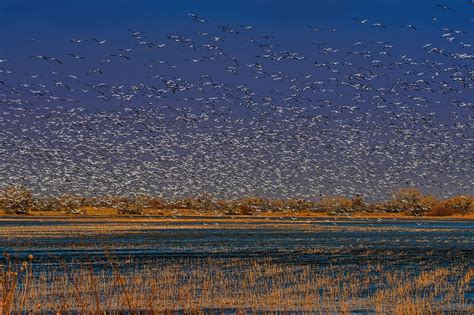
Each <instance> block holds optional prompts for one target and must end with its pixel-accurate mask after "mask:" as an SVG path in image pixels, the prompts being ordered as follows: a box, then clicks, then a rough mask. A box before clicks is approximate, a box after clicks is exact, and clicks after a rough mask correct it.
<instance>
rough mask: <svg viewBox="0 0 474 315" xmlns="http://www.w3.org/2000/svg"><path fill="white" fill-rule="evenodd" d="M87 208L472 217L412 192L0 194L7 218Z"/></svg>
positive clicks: (463, 199)
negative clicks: (368, 196)
mask: <svg viewBox="0 0 474 315" xmlns="http://www.w3.org/2000/svg"><path fill="white" fill-rule="evenodd" d="M88 208H89V209H90V208H112V209H115V210H116V212H117V214H133V215H139V214H143V213H144V212H145V210H147V212H150V211H152V212H153V210H156V213H157V214H159V211H160V210H179V209H187V210H195V211H199V212H202V213H214V214H216V213H221V214H227V215H252V214H258V213H262V212H282V211H307V212H326V213H329V214H334V215H341V214H342V215H343V214H350V213H353V212H394V213H406V214H410V215H432V216H448V215H453V214H468V213H470V212H473V211H474V209H473V208H474V196H454V197H451V198H447V199H438V198H437V197H435V196H433V195H425V194H423V193H421V191H420V190H419V189H416V188H404V189H401V190H399V191H397V192H395V193H394V194H393V195H392V196H391V198H389V199H387V200H384V201H382V202H377V203H366V202H365V201H364V199H363V198H362V197H361V196H355V197H352V198H347V197H341V196H330V197H324V198H321V199H320V200H317V201H310V200H302V199H269V198H263V197H249V198H242V199H236V200H224V199H218V198H213V197H212V196H211V195H209V194H204V195H201V196H198V197H195V198H185V199H179V200H168V199H165V198H161V197H154V196H149V195H134V196H99V197H94V198H85V197H81V196H76V195H62V196H59V197H42V196H36V195H34V194H33V193H32V192H31V191H29V190H28V189H26V188H24V187H18V186H8V187H5V188H4V189H3V190H2V191H1V192H0V209H2V210H4V211H5V212H6V213H7V214H28V213H30V212H35V211H64V212H66V213H71V214H86V211H87V209H88Z"/></svg>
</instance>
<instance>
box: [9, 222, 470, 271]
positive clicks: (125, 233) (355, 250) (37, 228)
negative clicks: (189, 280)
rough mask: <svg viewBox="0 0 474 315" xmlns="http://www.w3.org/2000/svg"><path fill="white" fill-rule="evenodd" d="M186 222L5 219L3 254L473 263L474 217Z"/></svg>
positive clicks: (45, 259)
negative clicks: (463, 219)
mask: <svg viewBox="0 0 474 315" xmlns="http://www.w3.org/2000/svg"><path fill="white" fill-rule="evenodd" d="M188 219H190V220H193V221H190V222H183V221H177V220H175V221H169V222H168V221H164V220H161V221H160V222H157V221H156V220H157V218H150V219H149V220H148V221H147V220H145V219H130V221H113V220H112V221H108V220H106V221H104V222H100V221H98V220H97V219H88V218H86V219H73V220H71V219H67V218H42V219H38V218H30V219H26V220H25V219H15V218H13V219H2V220H1V221H0V251H1V252H8V253H9V254H10V255H11V256H12V257H13V259H18V260H22V259H25V258H26V257H27V256H28V255H29V254H32V255H34V257H35V258H34V260H35V263H36V264H44V265H55V264H58V263H64V262H71V261H77V262H81V261H82V262H90V263H95V264H100V263H101V262H103V261H104V260H106V258H105V256H109V257H112V258H114V259H119V260H122V259H127V260H134V261H149V260H157V259H159V260H162V259H164V260H166V259H180V258H199V259H206V258H227V257H238V258H256V257H257V258H258V257H268V258H271V259H275V260H282V261H285V262H300V263H310V264H322V265H324V264H356V263H360V262H365V261H380V262H383V263H390V264H393V266H405V265H406V266H409V265H411V264H414V263H416V264H420V263H421V264H436V265H443V264H451V263H455V262H457V261H462V262H466V261H467V262H468V263H472V261H474V221H455V220H444V221H441V220H419V221H414V220H396V219H382V220H381V221H380V220H377V219H350V218H348V219H339V218H338V219H334V218H328V219H325V218H323V219H321V218H317V219H308V218H300V219H296V218H294V219H288V218H285V219H280V218H266V219H265V220H260V221H259V222H254V221H251V220H244V221H243V222H235V221H232V220H227V221H219V222H213V221H211V220H214V219H222V218H221V217H206V218H202V217H201V218H199V219H197V218H194V219H193V218H190V217H188ZM206 219H208V220H210V221H206Z"/></svg>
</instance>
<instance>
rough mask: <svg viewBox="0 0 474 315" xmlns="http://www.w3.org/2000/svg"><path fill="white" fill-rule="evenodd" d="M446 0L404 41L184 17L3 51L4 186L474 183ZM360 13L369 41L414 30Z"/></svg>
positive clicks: (191, 191)
mask: <svg viewBox="0 0 474 315" xmlns="http://www.w3.org/2000/svg"><path fill="white" fill-rule="evenodd" d="M439 9H440V16H441V17H434V18H433V19H432V25H430V26H429V27H430V28H432V29H433V30H435V32H436V38H434V39H433V40H431V41H430V42H424V41H423V40H422V39H419V40H418V41H417V45H418V47H410V49H408V50H407V49H405V50H404V48H403V47H399V46H403V45H404V43H403V42H400V43H398V42H396V41H390V40H387V39H386V38H384V39H378V38H370V39H369V38H367V37H368V36H367V35H365V36H363V37H364V38H365V39H364V40H360V41H359V40H353V41H351V42H350V43H340V40H338V42H337V43H334V44H331V42H330V40H331V39H332V38H336V39H337V38H338V35H337V33H338V32H340V31H339V30H338V29H336V28H333V27H322V28H319V27H316V26H313V25H308V26H306V27H305V26H302V27H301V30H300V31H299V32H298V37H301V40H300V42H301V43H302V45H303V43H305V42H306V41H308V45H306V46H305V47H299V48H298V49H294V50H293V49H284V48H282V47H281V45H280V44H279V43H278V40H277V36H270V35H264V34H259V32H258V27H257V26H252V25H223V26H219V25H212V24H211V23H210V22H208V21H206V19H205V18H202V17H201V16H198V15H196V14H194V13H190V14H188V17H187V18H188V19H189V20H190V21H189V22H190V23H193V24H194V25H193V29H195V30H197V31H188V32H187V33H190V34H168V35H167V36H166V37H163V38H161V39H159V40H154V39H152V37H151V36H150V35H149V32H146V31H141V30H135V29H133V30H132V29H130V30H128V32H124V39H123V44H124V45H123V46H122V47H120V48H117V47H114V44H113V42H114V41H113V40H110V39H100V38H99V39H97V38H91V39H85V38H81V39H78V38H74V39H71V40H69V41H67V42H65V43H63V44H61V45H62V47H63V48H64V50H65V51H64V52H61V53H57V54H54V55H53V54H46V55H44V54H34V53H32V54H31V55H30V56H28V58H26V56H25V58H24V60H10V58H6V57H2V56H0V130H1V132H0V186H6V185H24V186H26V187H29V188H31V189H33V190H34V191H35V192H38V193H41V194H51V195H60V194H63V193H71V194H79V195H102V194H113V195H128V194H137V193H146V194H152V195H162V196H166V197H173V198H178V197H183V196H195V195H199V194H201V193H204V192H207V193H211V194H213V195H215V196H219V197H223V198H236V197H243V196H254V195H264V196H269V197H279V198H306V199H313V198H319V197H321V196H324V195H346V196H351V195H356V194H361V195H364V196H367V197H377V196H384V195H385V194H387V193H390V192H391V191H393V190H395V189H397V188H400V187H406V186H417V187H420V188H423V189H426V190H428V191H429V192H434V193H437V194H441V195H445V196H447V195H452V194H471V193H472V184H473V181H472V179H473V178H474V176H473V168H472V166H473V155H472V152H473V150H472V141H473V134H472V107H473V102H472V101H473V98H472V97H473V93H472V84H473V79H474V70H473V69H472V60H473V58H474V55H473V51H472V44H471V43H470V42H469V39H472V37H471V34H469V32H468V30H467V29H454V28H451V27H449V26H444V25H443V24H442V23H443V19H442V14H452V13H450V12H449V11H450V8H448V7H445V6H440V8H439ZM473 22H474V20H469V21H467V22H466V24H467V25H468V26H469V27H472V25H473V24H472V23H473ZM353 23H354V28H360V30H361V32H365V27H371V28H376V29H379V31H380V32H378V33H377V32H371V33H368V34H372V35H373V36H374V37H382V38H383V37H384V32H387V31H391V32H396V33H397V34H400V37H401V38H403V37H404V34H405V33H407V32H419V28H418V27H417V26H416V25H412V24H409V25H403V26H402V27H400V25H396V26H389V25H385V24H384V23H382V22H380V21H376V20H373V21H372V19H370V18H357V19H354V21H353ZM425 27H426V26H425ZM390 29H391V30H390ZM320 38H324V39H326V42H320V41H319V39H320ZM125 43H126V44H127V45H126V46H125ZM31 47H32V48H31V49H32V51H35V40H32V43H31ZM407 51H408V52H407ZM18 58H20V57H18ZM19 63H23V64H26V65H28V66H29V67H30V69H31V71H28V73H25V72H24V71H18V70H16V69H15V66H18V64H19Z"/></svg>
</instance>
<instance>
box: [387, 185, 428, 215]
mask: <svg viewBox="0 0 474 315" xmlns="http://www.w3.org/2000/svg"><path fill="white" fill-rule="evenodd" d="M422 196H423V194H422V193H421V191H420V190H418V189H417V188H402V189H400V190H398V191H397V192H396V193H395V194H394V196H393V205H394V206H395V207H396V208H397V209H398V210H399V211H406V212H410V213H411V214H413V215H420V214H422V213H423V212H424V209H423V205H422V203H421V199H422Z"/></svg>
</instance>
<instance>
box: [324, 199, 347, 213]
mask: <svg viewBox="0 0 474 315" xmlns="http://www.w3.org/2000/svg"><path fill="white" fill-rule="evenodd" d="M318 204H319V207H320V208H322V209H324V210H326V211H330V212H347V211H351V210H352V201H351V200H350V199H349V198H346V197H340V196H329V197H324V198H323V199H321V200H320V201H319V203H318Z"/></svg>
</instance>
